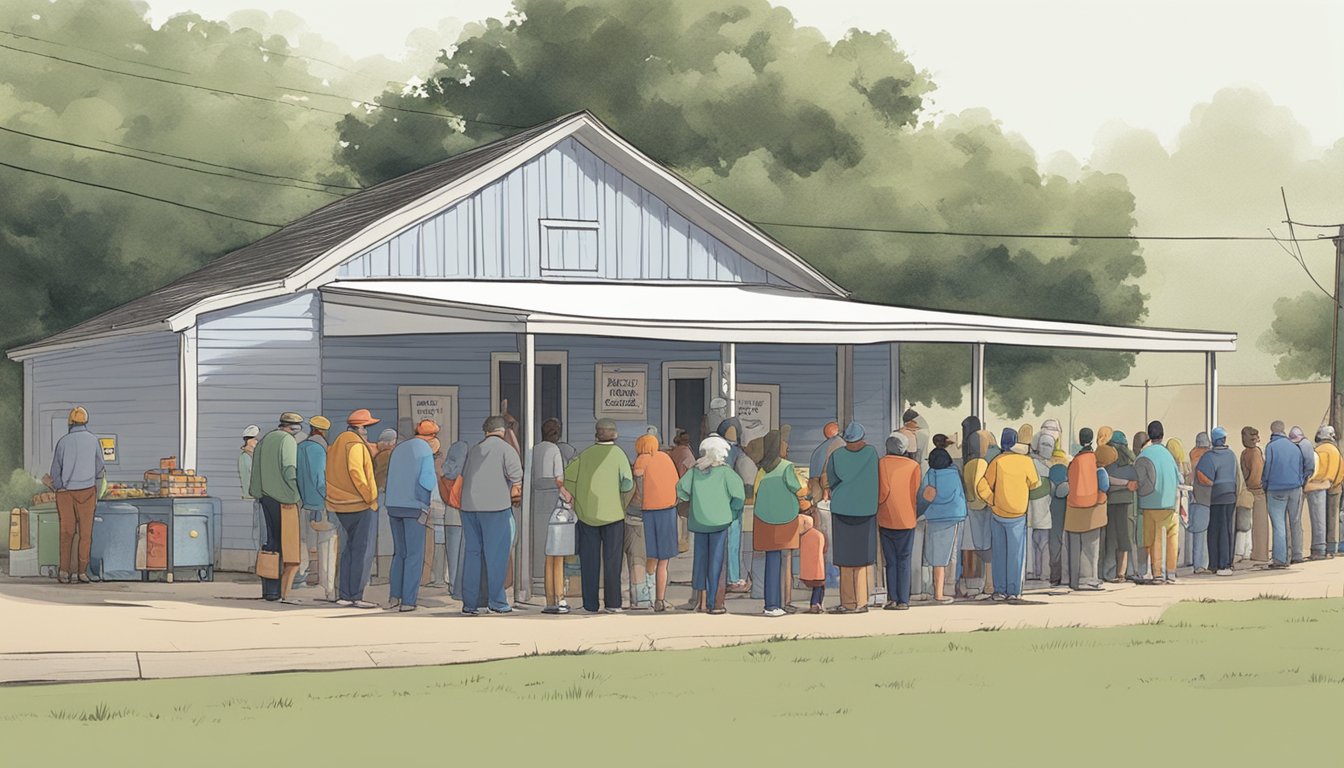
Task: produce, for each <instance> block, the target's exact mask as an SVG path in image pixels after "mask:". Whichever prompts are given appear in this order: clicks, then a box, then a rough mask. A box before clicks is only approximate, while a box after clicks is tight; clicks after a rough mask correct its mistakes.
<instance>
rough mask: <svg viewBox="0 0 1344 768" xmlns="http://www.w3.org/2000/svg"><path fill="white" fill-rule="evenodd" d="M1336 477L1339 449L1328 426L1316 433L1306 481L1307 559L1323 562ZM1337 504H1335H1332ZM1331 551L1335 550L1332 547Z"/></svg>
mask: <svg viewBox="0 0 1344 768" xmlns="http://www.w3.org/2000/svg"><path fill="white" fill-rule="evenodd" d="M1339 474H1340V456H1339V447H1338V446H1336V445H1335V429H1334V427H1331V426H1330V425H1329V424H1327V425H1325V426H1323V427H1321V428H1320V429H1318V430H1316V471H1315V472H1313V473H1312V475H1311V478H1310V479H1308V480H1307V486H1306V494H1307V510H1308V512H1309V513H1310V515H1311V559H1312V560H1325V559H1326V552H1327V551H1328V550H1329V549H1330V548H1329V547H1327V545H1326V538H1327V533H1328V530H1329V528H1328V525H1327V521H1326V517H1327V514H1326V511H1327V510H1328V509H1329V508H1330V506H1329V503H1328V502H1329V499H1330V489H1331V488H1333V487H1334V486H1335V480H1336V478H1337V477H1339ZM1336 501H1338V500H1336ZM1338 510H1339V507H1338V506H1336V507H1335V511H1334V513H1333V515H1331V516H1333V517H1334V519H1335V526H1334V529H1335V530H1334V535H1335V538H1338V537H1339V511H1338ZM1333 548H1334V549H1338V545H1337V544H1336V546H1335V547H1333Z"/></svg>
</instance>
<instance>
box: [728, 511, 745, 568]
mask: <svg viewBox="0 0 1344 768" xmlns="http://www.w3.org/2000/svg"><path fill="white" fill-rule="evenodd" d="M726 557H727V558H728V583H729V584H736V583H737V582H739V581H741V580H742V518H741V517H739V518H737V519H736V520H734V521H733V524H732V525H730V526H728V554H727V555H726Z"/></svg>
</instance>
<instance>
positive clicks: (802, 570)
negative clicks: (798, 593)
mask: <svg viewBox="0 0 1344 768" xmlns="http://www.w3.org/2000/svg"><path fill="white" fill-rule="evenodd" d="M798 522H800V523H801V524H802V534H800V536H799V538H798V549H799V556H798V559H799V569H798V571H799V572H798V577H799V579H800V580H801V581H802V582H803V584H804V585H805V586H808V587H811V588H812V607H811V608H810V609H808V612H809V613H824V609H823V608H822V607H821V604H822V601H823V600H825V598H826V536H825V535H824V534H822V532H821V530H820V529H819V528H817V526H816V524H815V522H814V521H813V519H812V516H811V515H806V514H804V515H799V516H798Z"/></svg>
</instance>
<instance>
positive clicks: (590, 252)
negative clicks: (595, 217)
mask: <svg viewBox="0 0 1344 768" xmlns="http://www.w3.org/2000/svg"><path fill="white" fill-rule="evenodd" d="M540 226H541V271H542V274H547V273H551V274H577V275H585V274H587V275H591V274H596V272H597V249H598V231H599V229H600V228H601V225H599V224H598V222H596V221H584V220H579V219H541V220H540Z"/></svg>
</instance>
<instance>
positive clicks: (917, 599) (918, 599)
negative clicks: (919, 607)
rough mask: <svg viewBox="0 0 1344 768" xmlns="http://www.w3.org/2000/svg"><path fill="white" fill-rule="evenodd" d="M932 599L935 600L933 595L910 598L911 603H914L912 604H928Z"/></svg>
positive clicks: (912, 596)
mask: <svg viewBox="0 0 1344 768" xmlns="http://www.w3.org/2000/svg"><path fill="white" fill-rule="evenodd" d="M932 599H933V596H932V595H928V594H919V595H911V596H910V602H912V603H925V602H928V601H929V600H932Z"/></svg>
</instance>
